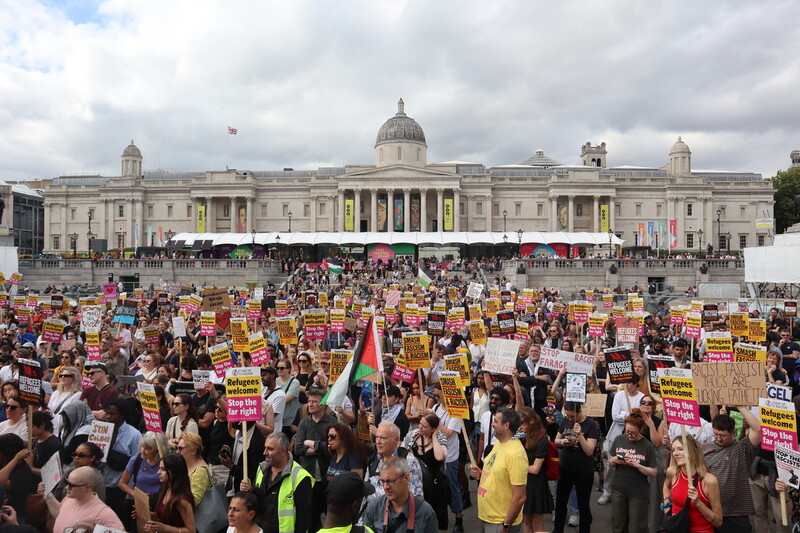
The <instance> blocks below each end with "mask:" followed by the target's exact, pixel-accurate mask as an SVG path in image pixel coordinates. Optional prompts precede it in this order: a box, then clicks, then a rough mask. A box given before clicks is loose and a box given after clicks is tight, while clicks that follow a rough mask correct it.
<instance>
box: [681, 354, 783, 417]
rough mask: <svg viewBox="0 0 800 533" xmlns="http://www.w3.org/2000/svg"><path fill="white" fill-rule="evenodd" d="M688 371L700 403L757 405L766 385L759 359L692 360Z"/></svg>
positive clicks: (762, 366) (762, 365)
mask: <svg viewBox="0 0 800 533" xmlns="http://www.w3.org/2000/svg"><path fill="white" fill-rule="evenodd" d="M692 375H693V376H694V384H695V388H696V390H697V401H698V403H700V404H701V405H735V406H753V405H758V399H759V398H760V397H761V396H763V395H764V390H765V388H766V386H767V385H766V379H765V376H764V364H763V363H762V362H761V361H747V362H735V363H730V362H726V363H692Z"/></svg>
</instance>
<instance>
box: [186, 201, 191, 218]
mask: <svg viewBox="0 0 800 533" xmlns="http://www.w3.org/2000/svg"><path fill="white" fill-rule="evenodd" d="M186 217H187V218H192V206H191V204H190V205H187V206H186Z"/></svg>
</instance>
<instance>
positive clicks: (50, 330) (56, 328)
mask: <svg viewBox="0 0 800 533" xmlns="http://www.w3.org/2000/svg"><path fill="white" fill-rule="evenodd" d="M66 325H67V323H66V322H64V321H63V320H58V319H55V318H50V319H47V320H45V321H44V322H42V337H41V340H42V341H44V342H53V343H59V342H61V334H62V333H63V332H64V326H66Z"/></svg>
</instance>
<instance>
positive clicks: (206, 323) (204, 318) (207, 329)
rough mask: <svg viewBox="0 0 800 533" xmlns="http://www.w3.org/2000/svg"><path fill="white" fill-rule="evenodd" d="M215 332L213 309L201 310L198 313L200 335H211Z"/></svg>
mask: <svg viewBox="0 0 800 533" xmlns="http://www.w3.org/2000/svg"><path fill="white" fill-rule="evenodd" d="M216 334H217V313H216V312H214V311H202V312H201V313H200V335H202V336H204V337H213V336H214V335H216Z"/></svg>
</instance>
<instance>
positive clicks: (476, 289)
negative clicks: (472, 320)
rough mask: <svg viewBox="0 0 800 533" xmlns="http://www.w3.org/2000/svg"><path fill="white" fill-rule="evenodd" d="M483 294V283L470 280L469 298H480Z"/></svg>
mask: <svg viewBox="0 0 800 533" xmlns="http://www.w3.org/2000/svg"><path fill="white" fill-rule="evenodd" d="M481 294H483V283H475V282H474V281H473V282H470V284H469V286H468V287H467V298H480V297H481Z"/></svg>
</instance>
